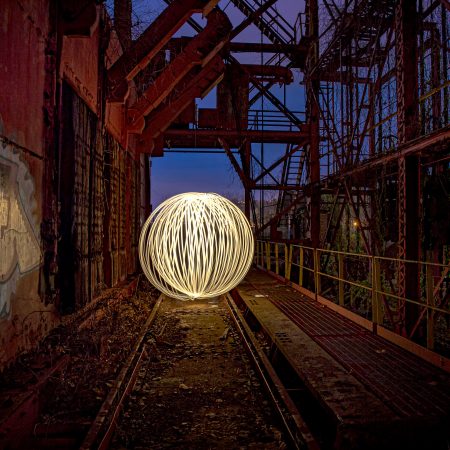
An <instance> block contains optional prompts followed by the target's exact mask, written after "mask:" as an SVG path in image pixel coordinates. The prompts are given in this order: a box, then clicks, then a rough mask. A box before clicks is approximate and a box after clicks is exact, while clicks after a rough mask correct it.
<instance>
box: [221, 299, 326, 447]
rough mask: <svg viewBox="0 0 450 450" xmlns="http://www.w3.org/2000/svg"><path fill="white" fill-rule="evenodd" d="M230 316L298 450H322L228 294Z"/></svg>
mask: <svg viewBox="0 0 450 450" xmlns="http://www.w3.org/2000/svg"><path fill="white" fill-rule="evenodd" d="M225 298H226V300H227V306H228V309H229V310H230V316H231V318H232V319H233V322H234V324H235V328H236V330H237V331H238V333H239V335H240V337H241V339H242V343H243V345H244V347H245V349H246V350H247V353H248V354H249V355H250V357H251V359H252V362H253V364H254V367H255V368H256V371H257V373H258V375H259V377H260V379H261V381H262V383H263V385H264V387H265V389H266V391H267V392H268V394H269V397H270V400H271V401H272V403H273V405H274V407H275V409H276V411H277V413H278V415H279V416H280V418H281V421H282V423H283V426H284V428H285V430H286V432H287V435H288V437H289V439H290V441H291V442H292V444H293V445H294V448H296V449H302V450H303V449H308V450H318V449H319V448H320V447H319V444H318V443H317V441H316V439H315V438H314V436H313V435H312V433H311V431H310V430H309V428H308V425H307V424H306V423H305V421H304V420H303V418H302V416H301V415H300V413H299V411H298V409H297V407H296V406H295V404H294V402H293V401H292V399H291V397H290V396H289V394H288V391H287V390H286V388H285V387H284V385H283V383H282V381H281V380H280V378H279V377H278V375H277V373H276V372H275V369H274V368H273V366H272V364H271V363H270V361H269V358H268V357H267V356H266V354H265V353H264V351H263V350H262V348H261V346H260V345H259V343H258V341H257V339H256V337H255V336H254V334H253V332H252V331H251V329H250V327H249V326H248V324H247V323H246V321H245V319H244V317H243V316H242V314H241V312H240V311H239V308H238V307H237V305H236V303H235V302H234V300H233V298H232V297H231V295H230V294H229V293H228V294H226V296H225Z"/></svg>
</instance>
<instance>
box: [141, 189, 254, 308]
mask: <svg viewBox="0 0 450 450" xmlns="http://www.w3.org/2000/svg"><path fill="white" fill-rule="evenodd" d="M253 251H254V240H253V233H252V230H251V228H250V224H249V223H248V220H247V218H246V217H245V215H244V214H243V213H242V211H241V210H240V209H239V208H238V207H237V206H236V205H235V204H233V203H232V202H230V201H229V200H227V199H226V198H224V197H222V196H220V195H218V194H212V193H208V194H205V193H199V192H188V193H185V194H179V195H175V196H174V197H171V198H169V199H168V200H166V201H165V202H163V203H161V204H160V205H159V206H158V207H157V208H156V209H155V211H153V213H152V214H151V215H150V217H149V218H148V219H147V221H146V222H145V224H144V226H143V227H142V231H141V235H140V238H139V259H140V261H141V266H142V269H143V271H144V273H145V275H146V277H147V278H148V279H149V281H150V282H151V283H152V284H153V285H154V286H155V287H156V288H157V289H159V290H160V291H161V292H163V293H164V294H166V295H168V296H170V297H174V298H177V299H180V300H188V299H194V298H211V297H215V296H217V295H220V294H224V293H225V292H228V291H229V290H231V289H233V288H234V287H235V286H236V285H238V284H239V283H240V282H241V281H242V279H243V278H244V277H245V275H246V274H247V272H248V270H249V268H250V265H251V263H252V260H253Z"/></svg>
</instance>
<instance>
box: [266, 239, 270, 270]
mask: <svg viewBox="0 0 450 450" xmlns="http://www.w3.org/2000/svg"><path fill="white" fill-rule="evenodd" d="M266 267H267V270H269V271H270V242H269V241H267V242H266Z"/></svg>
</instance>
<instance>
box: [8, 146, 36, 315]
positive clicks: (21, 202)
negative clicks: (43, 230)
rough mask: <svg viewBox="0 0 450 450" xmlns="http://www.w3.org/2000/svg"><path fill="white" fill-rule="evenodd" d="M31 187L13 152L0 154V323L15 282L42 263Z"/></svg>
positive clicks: (18, 159) (24, 169)
mask: <svg viewBox="0 0 450 450" xmlns="http://www.w3.org/2000/svg"><path fill="white" fill-rule="evenodd" d="M35 206H36V205H35V201H34V183H33V179H32V177H31V176H30V173H29V171H28V168H27V166H26V165H25V163H23V162H22V161H21V160H20V157H19V155H18V154H17V153H15V152H14V150H13V148H12V147H10V146H6V147H5V148H2V151H1V153H0V319H5V318H8V317H9V315H10V311H11V296H12V294H13V293H14V292H15V287H16V284H17V282H18V280H19V279H20V278H21V277H22V276H23V275H25V274H27V273H30V272H32V271H34V270H36V269H37V268H38V267H39V264H40V262H41V251H40V245H39V231H38V226H37V224H36V223H35V219H34V217H33V211H34V209H35Z"/></svg>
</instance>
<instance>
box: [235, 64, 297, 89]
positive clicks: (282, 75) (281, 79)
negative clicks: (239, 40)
mask: <svg viewBox="0 0 450 450" xmlns="http://www.w3.org/2000/svg"><path fill="white" fill-rule="evenodd" d="M241 68H242V69H243V70H244V72H245V73H247V74H249V75H250V76H251V77H258V80H259V81H271V82H273V83H285V84H290V83H292V82H293V81H294V77H293V75H292V71H291V69H289V68H288V67H283V66H274V65H271V66H268V65H265V64H241Z"/></svg>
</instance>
